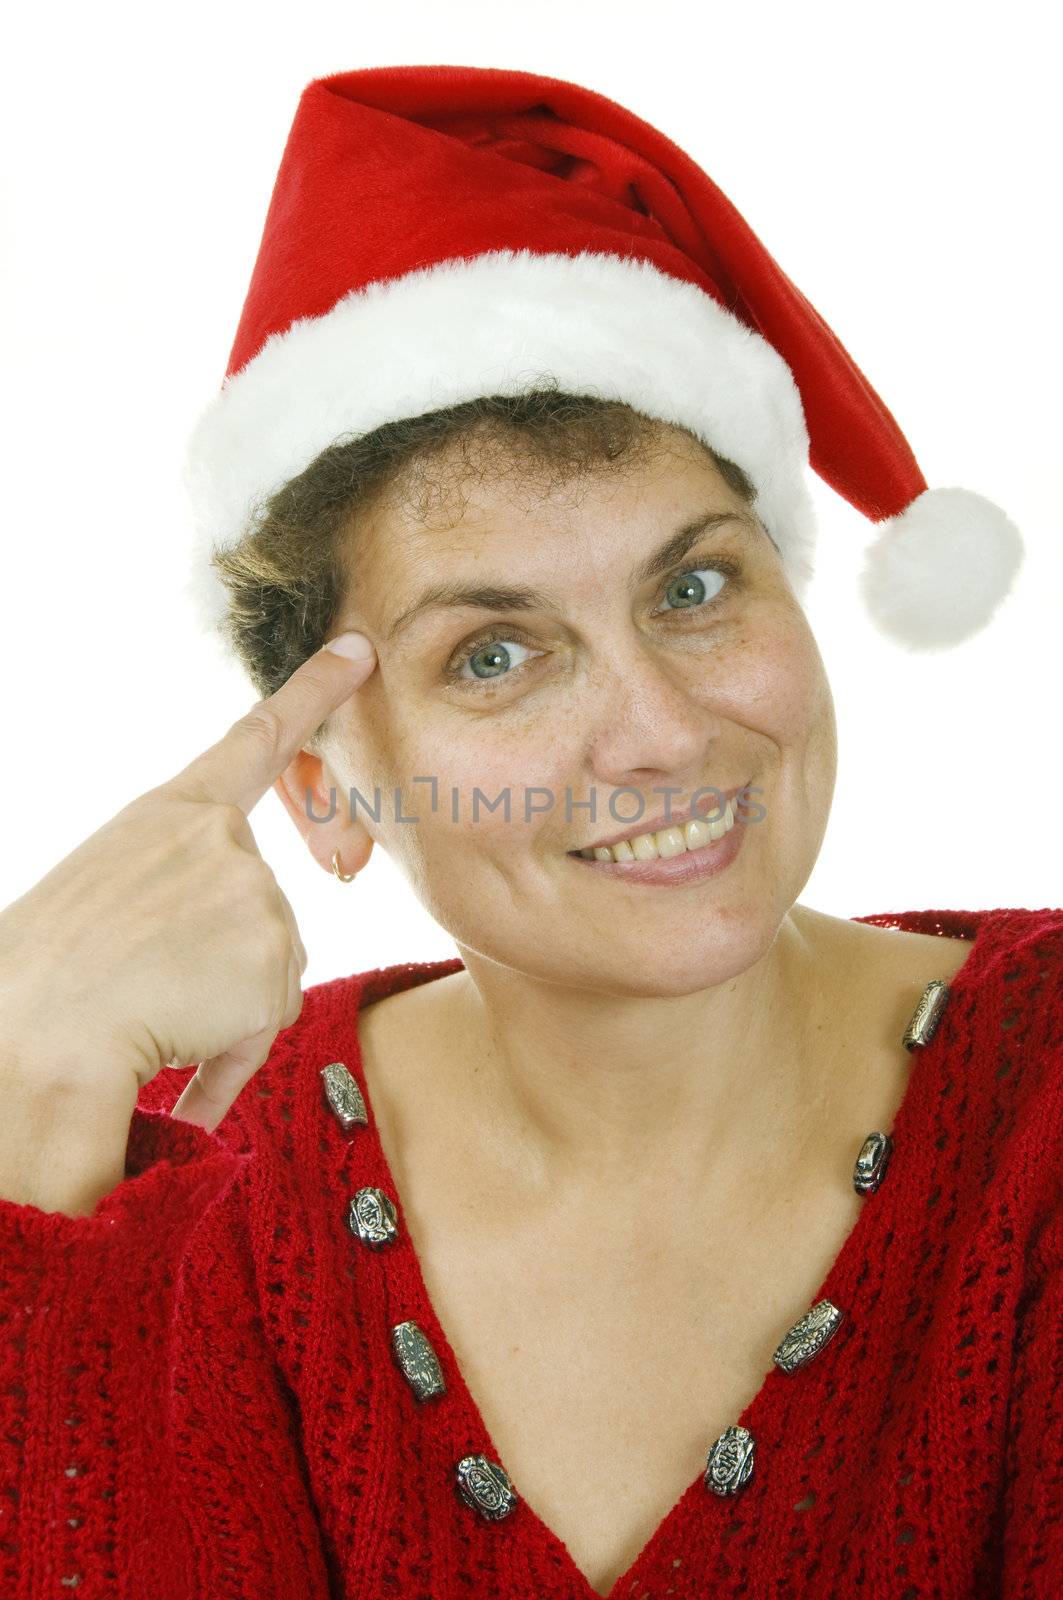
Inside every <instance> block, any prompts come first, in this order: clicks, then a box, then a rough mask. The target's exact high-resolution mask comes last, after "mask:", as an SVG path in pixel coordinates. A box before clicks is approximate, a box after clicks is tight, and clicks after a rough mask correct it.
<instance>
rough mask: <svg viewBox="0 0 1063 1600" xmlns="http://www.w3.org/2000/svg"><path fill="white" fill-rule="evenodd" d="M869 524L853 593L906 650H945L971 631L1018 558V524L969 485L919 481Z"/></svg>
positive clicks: (1001, 592) (982, 621) (1009, 579)
mask: <svg viewBox="0 0 1063 1600" xmlns="http://www.w3.org/2000/svg"><path fill="white" fill-rule="evenodd" d="M875 532H876V538H875V540H874V543H873V544H871V545H869V546H868V548H867V550H866V551H865V554H864V565H863V569H862V571H861V574H860V579H859V584H860V593H861V596H862V598H863V602H864V605H865V606H866V608H867V610H868V612H869V614H870V616H871V618H872V620H873V621H874V623H875V626H876V627H877V628H878V629H879V631H880V632H881V633H884V634H885V635H887V637H889V638H891V639H893V640H894V641H895V642H896V643H897V644H901V645H904V646H906V647H907V648H908V649H909V650H946V649H949V648H950V647H951V646H952V645H956V644H960V643H961V642H962V641H963V640H964V639H969V638H971V636H972V635H973V634H976V633H978V632H979V631H980V630H981V629H982V628H984V627H985V625H986V623H987V622H988V621H989V619H990V617H991V616H992V615H993V612H994V611H995V609H996V607H997V606H998V605H999V604H1000V602H1001V600H1003V598H1004V596H1005V595H1006V594H1007V593H1008V591H1009V590H1010V588H1011V586H1012V583H1013V581H1014V579H1015V575H1016V573H1017V572H1018V570H1019V568H1020V566H1021V565H1022V560H1023V542H1022V535H1021V534H1020V533H1019V530H1018V528H1016V526H1015V524H1014V523H1013V522H1011V521H1009V519H1008V518H1007V517H1006V516H1005V514H1004V512H1003V511H1001V509H1000V507H999V506H996V505H994V504H993V502H992V501H991V500H986V499H985V498H984V496H982V495H980V494H974V493H972V491H971V490H970V489H925V490H924V491H923V493H922V494H919V495H917V496H916V498H915V499H914V500H913V501H912V503H911V505H910V506H908V507H906V509H905V510H904V511H902V512H901V513H900V515H899V516H896V517H889V518H888V519H887V520H886V521H884V522H879V523H876V524H875Z"/></svg>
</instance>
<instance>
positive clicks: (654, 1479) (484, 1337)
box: [410, 1189, 861, 1595]
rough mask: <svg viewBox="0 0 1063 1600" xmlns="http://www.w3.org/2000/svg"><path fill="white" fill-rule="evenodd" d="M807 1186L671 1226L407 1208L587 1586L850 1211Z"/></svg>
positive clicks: (432, 1278) (743, 1390) (667, 1489)
mask: <svg viewBox="0 0 1063 1600" xmlns="http://www.w3.org/2000/svg"><path fill="white" fill-rule="evenodd" d="M436 1192H437V1193H438V1189H437V1191H436ZM806 1198H807V1201H808V1206H807V1214H806V1215H804V1216H803V1217H798V1216H793V1217H791V1218H790V1219H789V1223H788V1224H787V1223H786V1222H785V1219H784V1218H783V1216H782V1215H781V1214H780V1213H779V1210H778V1208H777V1207H771V1208H769V1210H767V1211H762V1212H761V1216H760V1221H759V1225H758V1227H757V1229H756V1231H755V1232H752V1231H750V1230H749V1229H748V1228H747V1229H745V1230H743V1231H742V1232H741V1233H739V1232H738V1230H737V1227H736V1226H735V1225H733V1224H732V1223H731V1221H730V1220H729V1218H728V1216H727V1215H726V1214H723V1215H721V1216H720V1217H719V1218H718V1219H717V1220H716V1223H715V1225H713V1224H711V1223H710V1221H709V1219H705V1220H704V1221H703V1222H702V1223H700V1224H697V1225H693V1223H692V1225H691V1226H690V1227H689V1228H687V1229H686V1230H684V1231H683V1233H682V1235H681V1236H678V1235H677V1230H676V1229H671V1230H669V1231H668V1232H665V1233H662V1232H660V1231H658V1230H657V1229H655V1227H654V1224H653V1221H652V1219H651V1218H650V1217H649V1216H647V1218H646V1221H645V1225H644V1226H643V1227H641V1228H640V1227H633V1226H632V1221H631V1219H630V1218H626V1219H619V1220H615V1221H613V1222H605V1223H602V1222H601V1219H599V1221H598V1223H596V1224H595V1223H588V1224H587V1226H585V1227H583V1228H581V1227H580V1226H579V1224H578V1222H577V1221H576V1220H575V1219H572V1218H570V1219H568V1220H567V1222H566V1219H564V1218H562V1217H554V1218H552V1219H546V1218H543V1219H540V1221H539V1224H538V1226H534V1225H531V1224H530V1223H529V1225H528V1226H526V1227H522V1228H520V1229H518V1230H516V1231H515V1230H513V1229H512V1228H509V1229H507V1230H506V1232H505V1233H503V1232H501V1231H497V1230H495V1231H493V1230H491V1229H489V1228H488V1229H485V1228H482V1227H481V1228H478V1227H477V1226H476V1225H475V1223H474V1221H473V1220H472V1218H471V1217H470V1216H469V1215H466V1214H463V1213H462V1212H461V1211H460V1210H456V1211H454V1212H453V1213H448V1214H447V1215H446V1216H444V1215H442V1214H440V1213H439V1211H438V1208H437V1211H436V1214H435V1218H434V1221H433V1222H432V1223H431V1224H430V1225H427V1226H425V1225H424V1224H420V1225H418V1223H417V1222H416V1216H417V1214H418V1211H417V1206H416V1204H414V1205H413V1206H412V1207H411V1208H410V1209H411V1210H412V1212H413V1214H414V1216H413V1220H412V1221H411V1222H410V1226H411V1233H412V1236H413V1243H414V1245H415V1247H416V1250H417V1255H418V1259H419V1261H420V1265H421V1271H422V1274H423V1278H424V1284H425V1287H426V1289H427V1292H428V1295H429V1298H430V1300H431V1303H432V1307H433V1309H434V1311H435V1313H436V1315H437V1317H438V1319H439V1321H440V1324H441V1326H442V1327H443V1329H444V1331H445V1333H446V1335H447V1338H448V1341H449V1343H450V1345H451V1347H452V1349H453V1351H454V1355H455V1358H456V1361H457V1364H458V1367H459V1369H460V1372H461V1375H462V1378H463V1379H464V1381H465V1384H466V1386H467V1388H468V1390H469V1392H470V1394H471V1396H472V1399H473V1400H474V1401H475V1403H476V1406H477V1408H478V1410H479V1412H480V1415H481V1417H482V1419H483V1422H484V1425H485V1427H486V1430H487V1432H488V1434H489V1435H490V1438H491V1441H492V1443H493V1446H494V1447H495V1451H496V1458H497V1460H498V1461H499V1463H500V1464H501V1465H502V1467H503V1468H504V1470H505V1472H506V1473H507V1475H508V1477H509V1478H510V1480H511V1482H512V1485H513V1487H514V1489H515V1491H516V1492H517V1493H518V1495H520V1496H521V1497H522V1498H523V1499H525V1500H526V1501H527V1502H528V1504H529V1505H530V1506H531V1508H532V1509H533V1510H534V1512H535V1513H536V1514H537V1516H538V1517H539V1518H540V1519H541V1520H542V1521H543V1522H544V1523H545V1524H546V1526H547V1528H549V1529H550V1531H551V1532H552V1533H554V1534H555V1535H556V1536H557V1537H558V1538H559V1539H560V1540H561V1541H562V1543H564V1544H565V1545H566V1546H567V1548H568V1550H569V1553H570V1555H571V1557H572V1559H573V1561H574V1562H575V1564H576V1566H577V1567H578V1568H579V1570H580V1571H581V1572H582V1573H583V1574H584V1576H585V1577H586V1579H587V1581H588V1582H589V1584H590V1585H591V1587H592V1588H593V1589H594V1590H595V1591H596V1592H597V1593H599V1594H603V1595H604V1594H607V1593H608V1592H609V1590H610V1589H611V1588H612V1587H613V1585H614V1583H615V1581H616V1579H617V1578H618V1577H619V1576H621V1575H622V1574H623V1573H625V1572H627V1571H628V1569H629V1568H630V1567H631V1566H632V1564H633V1563H634V1561H635V1560H636V1558H637V1556H638V1554H639V1552H640V1551H641V1550H642V1548H643V1546H644V1545H645V1544H646V1543H647V1541H648V1540H649V1539H650V1538H651V1537H652V1536H653V1534H654V1533H655V1532H656V1530H657V1529H658V1527H659V1526H660V1525H661V1523H662V1522H663V1521H664V1519H665V1517H666V1516H667V1515H668V1513H669V1512H670V1511H671V1509H672V1508H673V1506H674V1505H675V1503H676V1502H677V1501H678V1500H679V1498H680V1497H681V1495H682V1494H683V1493H684V1492H685V1491H686V1489H687V1488H688V1487H689V1486H690V1485H691V1484H692V1483H694V1482H696V1481H697V1480H698V1479H700V1477H701V1476H702V1475H703V1474H704V1472H705V1467H706V1458H707V1455H708V1452H709V1449H710V1447H711V1445H712V1444H713V1442H714V1441H715V1440H716V1439H717V1438H718V1437H719V1435H720V1434H721V1433H722V1432H723V1430H724V1429H725V1428H726V1427H728V1426H729V1425H731V1424H733V1423H736V1422H737V1421H738V1418H739V1416H740V1414H741V1413H742V1412H743V1411H744V1410H745V1408H746V1407H747V1406H748V1405H749V1404H750V1402H751V1401H752V1400H753V1399H754V1398H755V1396H756V1395H757V1394H758V1392H759V1391H760V1389H761V1387H762V1385H763V1383H764V1380H765V1377H766V1376H767V1374H768V1373H769V1372H770V1371H771V1370H772V1355H773V1352H774V1350H775V1349H776V1347H777V1346H778V1344H779V1342H780V1340H781V1339H782V1337H783V1335H784V1334H785V1333H786V1332H787V1331H788V1329H789V1328H790V1327H791V1326H792V1325H793V1324H794V1322H796V1321H797V1319H798V1318H799V1317H800V1316H802V1315H803V1314H804V1312H805V1311H807V1310H808V1309H809V1307H810V1305H811V1304H812V1302H813V1299H814V1297H815V1295H816V1292H817V1290H818V1289H819V1287H820V1285H821V1284H822V1282H823V1281H824V1279H825V1277H826V1276H827V1273H828V1271H829V1270H830V1267H831V1264H832V1262H833V1260H834V1258H835V1256H836V1255H837V1253H838V1250H839V1249H840V1247H841V1245H842V1243H843V1242H844V1240H845V1238H846V1236H847V1235H848V1233H849V1232H850V1230H851V1229H852V1227H853V1225H854V1222H855V1220H856V1217H857V1216H858V1215H859V1206H860V1203H861V1202H860V1200H859V1197H858V1196H856V1195H855V1193H850V1195H849V1197H848V1198H845V1196H844V1194H843V1195H842V1196H841V1197H840V1198H838V1197H835V1198H834V1199H833V1200H832V1199H831V1198H830V1197H829V1196H828V1195H827V1194H826V1193H818V1194H816V1193H813V1192H812V1191H811V1190H810V1192H809V1194H808V1195H807V1197H806ZM705 1492H706V1494H708V1491H707V1490H706V1491H705Z"/></svg>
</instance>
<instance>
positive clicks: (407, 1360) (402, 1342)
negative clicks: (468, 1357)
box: [391, 1322, 447, 1400]
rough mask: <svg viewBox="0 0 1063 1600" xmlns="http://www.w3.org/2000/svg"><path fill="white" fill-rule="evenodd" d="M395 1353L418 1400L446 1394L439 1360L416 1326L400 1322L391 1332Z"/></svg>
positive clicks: (414, 1323) (393, 1351)
mask: <svg viewBox="0 0 1063 1600" xmlns="http://www.w3.org/2000/svg"><path fill="white" fill-rule="evenodd" d="M391 1349H392V1353H393V1354H394V1357H395V1360H396V1361H397V1362H398V1364H399V1367H400V1368H401V1370H402V1373H403V1376H404V1377H405V1378H406V1381H407V1382H408V1383H409V1385H410V1388H411V1389H412V1390H413V1392H414V1394H415V1395H416V1397H417V1399H418V1400H431V1399H432V1397H433V1396H434V1395H437V1394H446V1392H447V1386H446V1384H445V1383H444V1381H443V1371H442V1368H441V1367H440V1365H439V1358H438V1357H437V1355H436V1353H435V1351H434V1350H433V1349H432V1346H431V1344H430V1343H429V1341H428V1339H427V1337H426V1336H425V1334H423V1333H422V1332H421V1330H420V1328H419V1327H418V1326H417V1324H416V1322H397V1323H396V1324H395V1326H394V1327H393V1328H392V1330H391Z"/></svg>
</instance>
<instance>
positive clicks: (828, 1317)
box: [771, 1300, 845, 1372]
mask: <svg viewBox="0 0 1063 1600" xmlns="http://www.w3.org/2000/svg"><path fill="white" fill-rule="evenodd" d="M844 1316H845V1312H844V1311H839V1310H838V1307H837V1306H832V1305H831V1303H830V1301H829V1300H820V1301H819V1302H818V1303H817V1304H816V1305H814V1306H813V1307H812V1310H811V1311H806V1312H805V1314H804V1316H803V1317H802V1318H801V1320H800V1322H795V1323H794V1325H793V1327H792V1328H791V1329H790V1331H789V1333H788V1334H787V1335H786V1336H785V1338H784V1339H783V1341H782V1344H780V1346H779V1348H778V1349H777V1350H776V1352H775V1354H774V1355H773V1356H772V1358H771V1359H772V1360H773V1361H774V1362H775V1365H776V1366H777V1367H781V1368H782V1370H783V1371H784V1372H793V1371H794V1370H795V1368H797V1367H803V1366H804V1364H805V1362H806V1361H811V1360H812V1357H813V1356H816V1355H818V1354H819V1352H820V1351H821V1350H822V1349H823V1346H824V1345H825V1344H827V1343H829V1341H830V1340H831V1339H833V1338H834V1335H835V1334H836V1333H837V1331H838V1329H839V1328H840V1326H841V1323H842V1318H843V1317H844Z"/></svg>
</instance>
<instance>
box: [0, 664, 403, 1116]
mask: <svg viewBox="0 0 1063 1600" xmlns="http://www.w3.org/2000/svg"><path fill="white" fill-rule="evenodd" d="M375 661H376V657H375V654H373V653H372V652H371V653H370V654H369V655H368V656H367V657H366V658H364V659H362V660H351V659H347V658H345V657H343V656H341V655H338V654H334V653H333V652H332V651H331V650H328V649H326V648H324V647H323V648H322V649H320V650H319V651H317V652H316V654H314V655H313V656H311V657H310V658H309V660H308V661H306V662H304V663H303V665H302V666H301V667H299V668H298V669H297V670H296V671H295V672H293V673H292V675H291V677H290V678H289V679H288V680H287V682H286V683H284V684H283V685H282V686H281V688H280V689H278V690H277V692H276V693H275V694H273V695H270V696H269V697H268V698H267V699H265V700H260V701H259V702H258V703H257V704H256V705H253V706H252V707H251V709H250V711H248V712H247V713H246V715H244V716H242V717H241V718H240V719H239V720H238V721H237V722H235V723H233V725H232V727H231V728H230V729H229V731H228V732H227V733H226V734H224V736H223V737H222V738H221V739H219V740H218V742H217V743H216V744H213V745H211V746H210V747H209V748H208V749H207V750H205V751H204V752H203V753H202V755H200V756H198V757H197V758H196V759H195V760H194V761H192V762H190V763H189V765H188V766H187V767H185V768H184V769H183V770H182V771H181V772H178V773H177V774H176V776H175V777H173V778H171V779H170V780H169V781H168V782H166V783H162V784H160V785H159V786H158V787H157V788H155V789H150V790H148V791H147V793H145V794H142V795H140V796H138V798H137V799H135V800H133V801H131V802H130V804H129V805H127V806H125V807H123V809H122V810H121V811H119V812H118V813H117V815H116V816H114V817H112V818H111V820H110V821H109V822H107V823H105V824H104V826H103V827H102V828H100V829H99V830H98V831H97V832H96V833H94V834H92V835H91V836H90V837H89V838H88V839H86V840H85V841H84V843H83V844H81V845H79V846H78V847H77V849H75V850H74V851H72V852H71V854H70V855H68V856H66V857H65V858H64V859H63V860H62V861H60V862H59V864H58V865H57V866H56V867H54V868H53V869H52V870H51V871H50V872H49V873H48V874H47V875H46V876H45V877H44V878H42V879H41V880H40V882H39V883H37V884H36V885H35V886H34V887H33V888H32V889H30V890H29V891H28V893H26V894H24V895H23V896H22V897H21V899H19V900H16V901H15V902H14V903H13V904H12V905H10V906H9V907H7V909H6V910H5V911H3V912H2V913H0V1052H4V1053H6V1061H5V1063H3V1081H4V1083H5V1085H6V1086H7V1092H8V1093H9V1094H10V1093H12V1092H15V1093H16V1094H17V1092H18V1087H19V1083H20V1078H19V1074H20V1073H23V1074H25V1073H27V1072H32V1074H33V1076H34V1078H35V1082H34V1084H33V1085H32V1086H30V1085H28V1084H26V1085H25V1087H26V1089H27V1090H30V1088H31V1087H32V1097H33V1099H34V1101H35V1103H37V1104H38V1105H39V1104H40V1103H41V1097H42V1095H43V1094H44V1093H48V1094H52V1093H54V1094H63V1093H67V1094H72V1097H73V1099H74V1100H75V1101H77V1102H81V1103H82V1104H85V1105H89V1104H91V1105H92V1106H94V1107H103V1106H112V1107H115V1108H118V1107H126V1108H127V1109H128V1110H129V1111H130V1112H131V1109H132V1106H133V1105H135V1103H136V1097H137V1093H138V1090H139V1088H140V1087H142V1086H143V1085H144V1084H146V1083H148V1082H150V1080H151V1079H152V1078H153V1077H154V1076H155V1075H156V1073H157V1072H158V1071H159V1070H160V1069H161V1068H162V1067H164V1066H166V1065H168V1064H181V1065H183V1064H184V1063H186V1062H190V1061H197V1062H199V1067H198V1070H197V1072H196V1075H195V1077H194V1078H192V1079H191V1081H190V1082H189V1083H188V1084H187V1086H186V1087H185V1089H184V1092H183V1093H182V1095H181V1098H180V1099H179V1101H178V1102H177V1105H176V1106H175V1107H174V1112H173V1114H174V1115H175V1116H179V1117H181V1118H183V1119H184V1120H185V1121H188V1122H194V1123H197V1124H199V1125H200V1126H201V1127H204V1128H206V1129H207V1130H208V1131H213V1129H214V1128H216V1127H217V1125H218V1123H219V1122H220V1121H221V1120H222V1118H223V1117H224V1116H225V1113H226V1112H227V1111H228V1109H229V1107H230V1106H231V1105H232V1103H233V1101H234V1100H235V1099H236V1097H237V1095H238V1094H239V1093H240V1090H241V1089H242V1088H243V1087H244V1085H245V1084H246V1083H247V1081H248V1080H249V1079H250V1078H251V1077H252V1076H253V1075H254V1073H255V1072H256V1071H257V1069H258V1068H259V1067H260V1066H261V1065H262V1063H263V1062H264V1061H265V1059H266V1057H267V1056H268V1054H269V1051H270V1047H271V1045H272V1043H273V1040H274V1039H275V1038H276V1035H277V1033H278V1032H279V1031H280V1029H281V1028H284V1027H288V1026H290V1025H291V1024H292V1023H293V1022H294V1021H295V1020H296V1018H297V1017H298V1016H299V1013H300V1011H301V1010H302V1004H303V995H302V988H301V986H300V979H301V976H302V974H303V972H304V971H305V970H306V961H307V957H306V950H305V948H304V946H303V941H302V939H301V938H300V936H299V929H298V927H297V926H296V922H295V917H294V915H293V913H292V908H291V905H290V904H289V902H288V900H287V898H286V897H285V895H284V893H283V892H282V890H281V888H280V886H279V885H278V883H277V880H276V878H275V877H274V876H273V873H272V871H271V870H270V868H269V867H268V865H267V864H266V862H265V861H264V860H263V858H262V856H261V855H260V854H259V851H258V847H257V845H256V843H255V837H254V834H253V833H252V831H251V828H250V825H249V823H248V820H247V819H248V814H249V813H250V812H251V810H252V809H253V808H254V806H255V805H256V804H257V803H258V801H259V800H260V799H261V798H262V796H263V795H264V794H265V792H266V790H267V789H268V788H270V787H271V786H272V784H273V783H274V782H275V781H276V779H277V778H278V777H279V776H280V775H281V774H282V773H283V772H284V770H285V768H286V767H287V766H288V765H289V763H290V762H291V761H292V760H293V759H294V757H295V756H296V754H297V753H298V751H299V750H300V749H301V748H302V747H303V745H304V743H305V741H306V739H307V738H308V737H309V736H310V734H311V733H313V732H314V730H315V729H316V728H318V727H319V726H320V725H321V723H322V722H323V721H324V720H325V718H326V717H327V716H328V715H329V714H330V713H331V712H332V711H334V710H335V709H336V708H337V707H338V706H339V705H340V704H341V703H342V702H343V701H344V700H346V699H347V698H348V696H350V695H351V694H353V693H354V691H355V690H356V689H357V688H359V687H360V686H361V685H362V684H363V683H364V682H365V680H366V679H367V678H368V677H369V676H370V675H371V673H372V670H373V666H374V664H375ZM126 1127H127V1128H128V1120H127V1123H126Z"/></svg>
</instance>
